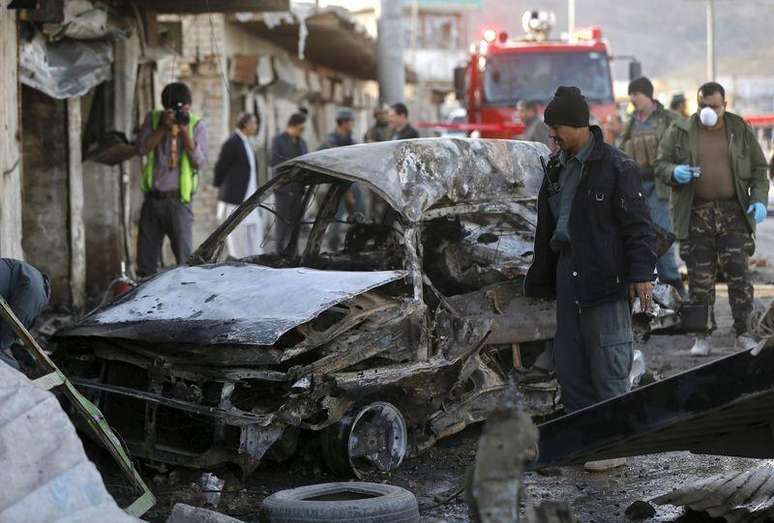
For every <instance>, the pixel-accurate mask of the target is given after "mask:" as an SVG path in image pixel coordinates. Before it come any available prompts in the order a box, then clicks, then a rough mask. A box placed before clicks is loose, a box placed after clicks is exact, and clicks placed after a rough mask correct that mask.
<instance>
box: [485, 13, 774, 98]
mask: <svg viewBox="0 0 774 523" xmlns="http://www.w3.org/2000/svg"><path fill="white" fill-rule="evenodd" d="M704 5H705V4H704V1H703V0H644V1H636V2H635V1H634V0H576V11H577V13H576V25H578V26H588V25H599V26H601V27H602V29H603V33H604V35H605V36H606V38H607V39H608V40H609V41H610V45H611V48H612V52H613V54H621V55H635V56H637V57H638V58H639V59H640V61H641V62H642V63H643V70H644V72H645V74H647V75H649V76H651V77H653V78H658V79H660V80H662V81H665V82H668V84H669V85H670V86H675V87H677V86H681V85H686V84H688V85H690V84H696V85H698V84H699V83H700V82H701V81H703V80H704V76H705V73H704V71H705V49H706V48H705V39H706V33H705V28H706V22H705V7H704ZM716 5H717V9H716V11H717V19H716V28H717V54H718V62H719V67H718V75H720V76H730V75H756V76H768V75H774V38H772V35H774V16H773V15H774V0H716ZM527 9H545V10H551V11H554V12H555V13H556V16H557V34H558V33H559V32H563V31H566V30H567V0H537V1H533V2H530V1H525V0H484V9H483V11H482V12H481V13H480V15H479V16H477V17H476V19H475V20H473V21H472V27H471V29H472V30H473V31H474V34H475V31H477V30H478V29H480V28H483V27H502V24H503V21H505V24H506V25H507V27H506V29H507V30H508V32H509V33H510V34H514V35H515V34H520V33H522V29H521V15H522V13H523V12H524V11H525V10H527ZM626 71H627V69H626V66H624V65H621V66H616V67H615V68H614V75H615V76H616V78H617V79H619V80H625V79H626V74H627V72H626Z"/></svg>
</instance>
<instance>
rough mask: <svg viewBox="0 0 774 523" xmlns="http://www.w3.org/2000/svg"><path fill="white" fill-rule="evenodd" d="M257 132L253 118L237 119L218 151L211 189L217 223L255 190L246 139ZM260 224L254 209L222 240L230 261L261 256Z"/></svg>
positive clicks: (251, 156)
mask: <svg viewBox="0 0 774 523" xmlns="http://www.w3.org/2000/svg"><path fill="white" fill-rule="evenodd" d="M257 131H258V118H257V117H256V116H255V115H254V114H248V113H244V114H241V115H239V117H238V118H237V122H236V129H235V130H234V134H232V135H231V136H230V137H229V139H228V140H226V142H225V143H224V144H223V148H222V149H221V150H220V156H219V157H218V162H217V163H216V164H215V187H218V188H220V191H219V192H218V211H217V216H218V219H219V220H225V219H226V218H228V217H229V216H230V215H231V213H232V212H234V210H235V209H236V208H237V207H238V206H239V205H240V204H241V203H242V202H243V201H245V200H246V199H247V198H248V197H250V195H252V194H253V193H254V192H255V191H256V190H257V189H258V172H257V169H258V165H257V162H256V160H255V150H254V149H253V145H252V143H251V142H250V137H252V136H255V133H256V132H257ZM262 243H263V224H262V222H261V215H260V214H259V213H258V210H257V209H256V210H255V211H253V212H252V213H250V215H248V216H247V217H246V218H245V219H244V220H242V221H241V222H240V224H239V225H237V227H236V228H235V229H234V230H233V231H231V234H229V235H228V237H227V238H226V247H227V248H228V253H229V255H230V256H231V257H233V258H236V259H240V258H244V257H247V256H253V255H256V254H261V253H262V252H263V249H262Z"/></svg>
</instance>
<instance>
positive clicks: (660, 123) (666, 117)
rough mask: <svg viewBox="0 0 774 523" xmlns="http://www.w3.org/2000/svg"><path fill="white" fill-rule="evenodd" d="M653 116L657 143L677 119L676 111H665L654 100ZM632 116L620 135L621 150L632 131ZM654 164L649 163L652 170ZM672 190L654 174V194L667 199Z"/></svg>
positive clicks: (630, 137)
mask: <svg viewBox="0 0 774 523" xmlns="http://www.w3.org/2000/svg"><path fill="white" fill-rule="evenodd" d="M654 116H655V118H656V141H657V143H659V144H660V143H661V141H662V140H663V139H664V136H665V135H666V132H667V131H668V130H669V127H670V126H671V125H672V122H674V121H676V120H677V113H673V112H672V111H667V110H666V109H664V106H663V105H661V103H659V102H656V111H655V115H654ZM634 118H635V116H634V115H632V116H631V118H629V121H628V122H627V123H626V129H625V130H624V132H623V134H622V135H621V145H619V148H620V149H621V150H622V151H626V145H627V144H628V142H629V140H631V139H632V131H633V129H634ZM654 167H655V166H654V165H651V166H650V168H651V169H653V170H654V174H655V169H654ZM671 193H672V190H671V189H670V187H669V185H668V184H666V183H664V182H663V181H662V180H661V178H659V177H658V175H656V194H657V195H658V197H659V198H661V199H662V200H668V199H669V198H670V196H671Z"/></svg>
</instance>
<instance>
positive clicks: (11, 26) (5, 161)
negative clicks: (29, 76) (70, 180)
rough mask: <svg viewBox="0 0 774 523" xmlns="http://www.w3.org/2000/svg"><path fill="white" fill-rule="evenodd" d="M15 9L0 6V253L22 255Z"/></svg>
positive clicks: (16, 256) (12, 256)
mask: <svg viewBox="0 0 774 523" xmlns="http://www.w3.org/2000/svg"><path fill="white" fill-rule="evenodd" d="M18 69H19V48H18V33H17V25H16V12H15V11H13V10H9V9H5V8H4V7H0V78H2V82H0V254H2V256H5V257H10V258H23V257H24V255H23V253H22V244H21V238H22V213H21V201H22V197H21V172H22V157H21V143H20V134H21V130H20V123H19V114H20V111H19V105H20V100H19V98H20V97H19V77H18Z"/></svg>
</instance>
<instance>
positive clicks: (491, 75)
mask: <svg viewBox="0 0 774 523" xmlns="http://www.w3.org/2000/svg"><path fill="white" fill-rule="evenodd" d="M554 20H555V17H554V15H553V13H546V12H537V11H527V12H526V13H525V14H524V17H523V18H522V25H523V27H524V30H525V34H524V35H523V36H522V37H521V38H519V39H516V40H511V39H509V38H508V35H507V34H506V33H504V32H501V33H497V32H496V31H495V30H493V29H487V30H486V31H484V35H483V36H484V37H483V39H482V40H481V41H480V42H479V43H478V45H473V46H471V56H470V60H468V62H467V64H466V65H465V66H462V67H459V68H457V69H455V78H454V83H455V90H456V92H457V98H458V99H460V100H461V101H462V102H463V105H464V106H465V108H466V109H467V115H468V124H469V125H468V130H476V131H478V132H479V133H480V136H482V137H486V138H514V137H517V136H518V135H519V134H520V133H521V132H522V130H523V126H522V125H521V122H520V120H519V117H518V112H517V110H516V105H517V103H518V102H519V101H522V100H524V101H535V102H537V103H538V104H539V105H540V106H541V107H545V105H546V104H547V103H548V101H549V100H550V99H551V97H552V96H553V94H554V92H555V90H556V88H557V87H558V86H560V85H574V86H577V87H579V88H580V89H581V91H582V92H583V94H584V96H585V97H586V99H587V100H588V102H589V106H590V108H591V113H592V115H593V116H592V119H596V120H597V121H599V122H602V121H604V118H605V117H606V116H607V115H608V114H610V113H612V112H613V111H614V110H615V104H614V98H613V82H612V78H611V73H610V56H609V54H608V45H607V42H606V41H605V40H603V38H602V30H601V29H600V28H599V27H592V28H588V29H582V30H578V31H575V33H574V34H573V35H570V36H569V37H565V38H561V39H556V40H552V39H551V38H550V32H551V29H552V26H553V24H554Z"/></svg>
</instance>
